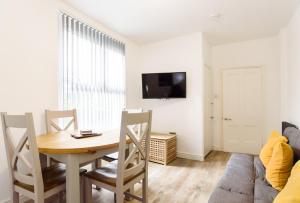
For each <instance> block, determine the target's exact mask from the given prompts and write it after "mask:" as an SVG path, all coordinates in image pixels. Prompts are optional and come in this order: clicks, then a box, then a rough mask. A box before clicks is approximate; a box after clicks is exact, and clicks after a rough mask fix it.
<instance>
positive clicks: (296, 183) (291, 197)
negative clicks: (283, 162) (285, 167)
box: [274, 161, 300, 203]
mask: <svg viewBox="0 0 300 203" xmlns="http://www.w3.org/2000/svg"><path fill="white" fill-rule="evenodd" d="M299 188H300V161H298V162H297V163H296V164H295V166H294V167H293V169H292V172H291V176H290V177H289V179H288V182H287V184H286V185H285V187H284V188H283V190H282V191H281V192H280V193H279V194H278V195H277V197H276V198H275V200H274V203H300V192H299Z"/></svg>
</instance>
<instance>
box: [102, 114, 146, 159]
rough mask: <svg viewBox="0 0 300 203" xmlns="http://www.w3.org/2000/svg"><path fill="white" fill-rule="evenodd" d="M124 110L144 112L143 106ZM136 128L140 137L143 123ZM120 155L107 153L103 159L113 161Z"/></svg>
mask: <svg viewBox="0 0 300 203" xmlns="http://www.w3.org/2000/svg"><path fill="white" fill-rule="evenodd" d="M124 111H128V112H129V113H141V112H143V109H142V108H138V109H124ZM134 130H135V131H136V133H137V135H138V137H140V134H141V125H136V126H134ZM126 155H128V150H126ZM118 156H119V153H118V152H115V153H112V154H108V155H105V156H104V157H103V158H102V159H103V160H105V161H107V162H112V161H115V160H118Z"/></svg>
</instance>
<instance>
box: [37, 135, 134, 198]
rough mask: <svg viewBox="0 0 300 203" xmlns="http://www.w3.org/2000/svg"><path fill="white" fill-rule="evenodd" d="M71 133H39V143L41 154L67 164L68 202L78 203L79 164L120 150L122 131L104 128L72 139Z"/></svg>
mask: <svg viewBox="0 0 300 203" xmlns="http://www.w3.org/2000/svg"><path fill="white" fill-rule="evenodd" d="M71 133H72V132H67V131H61V132H55V133H48V134H44V135H40V136H38V137H37V146H38V150H39V152H40V153H43V154H46V155H47V156H49V157H51V158H53V159H55V160H57V161H59V162H62V163H65V164H66V190H67V196H66V197H67V203H79V202H80V177H79V168H80V165H81V164H84V163H88V162H92V161H93V160H96V159H98V158H101V157H103V156H105V155H107V154H110V153H114V152H117V151H118V145H119V139H120V131H119V130H111V131H105V132H103V133H102V135H101V136H96V137H89V138H82V139H75V138H73V137H72V136H71ZM129 143H130V140H129V139H128V144H129Z"/></svg>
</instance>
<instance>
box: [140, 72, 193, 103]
mask: <svg viewBox="0 0 300 203" xmlns="http://www.w3.org/2000/svg"><path fill="white" fill-rule="evenodd" d="M168 73H169V74H170V73H171V74H174V73H184V75H185V92H184V96H183V97H144V85H143V75H152V74H153V75H154V74H168ZM186 75H187V74H186V72H160V73H142V74H141V79H142V98H143V99H186V89H187V88H186V86H187V85H186V81H187V76H186Z"/></svg>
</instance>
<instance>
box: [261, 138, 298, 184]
mask: <svg viewBox="0 0 300 203" xmlns="http://www.w3.org/2000/svg"><path fill="white" fill-rule="evenodd" d="M293 158H294V157H293V150H292V148H291V146H290V145H288V144H286V143H277V144H276V145H275V146H274V149H273V154H272V158H271V160H270V162H269V164H268V166H267V167H266V179H267V180H268V181H269V183H270V184H271V185H272V186H273V187H274V188H275V189H277V190H282V188H283V187H284V186H285V184H286V182H287V180H288V178H289V176H290V173H291V170H292V167H293Z"/></svg>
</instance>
